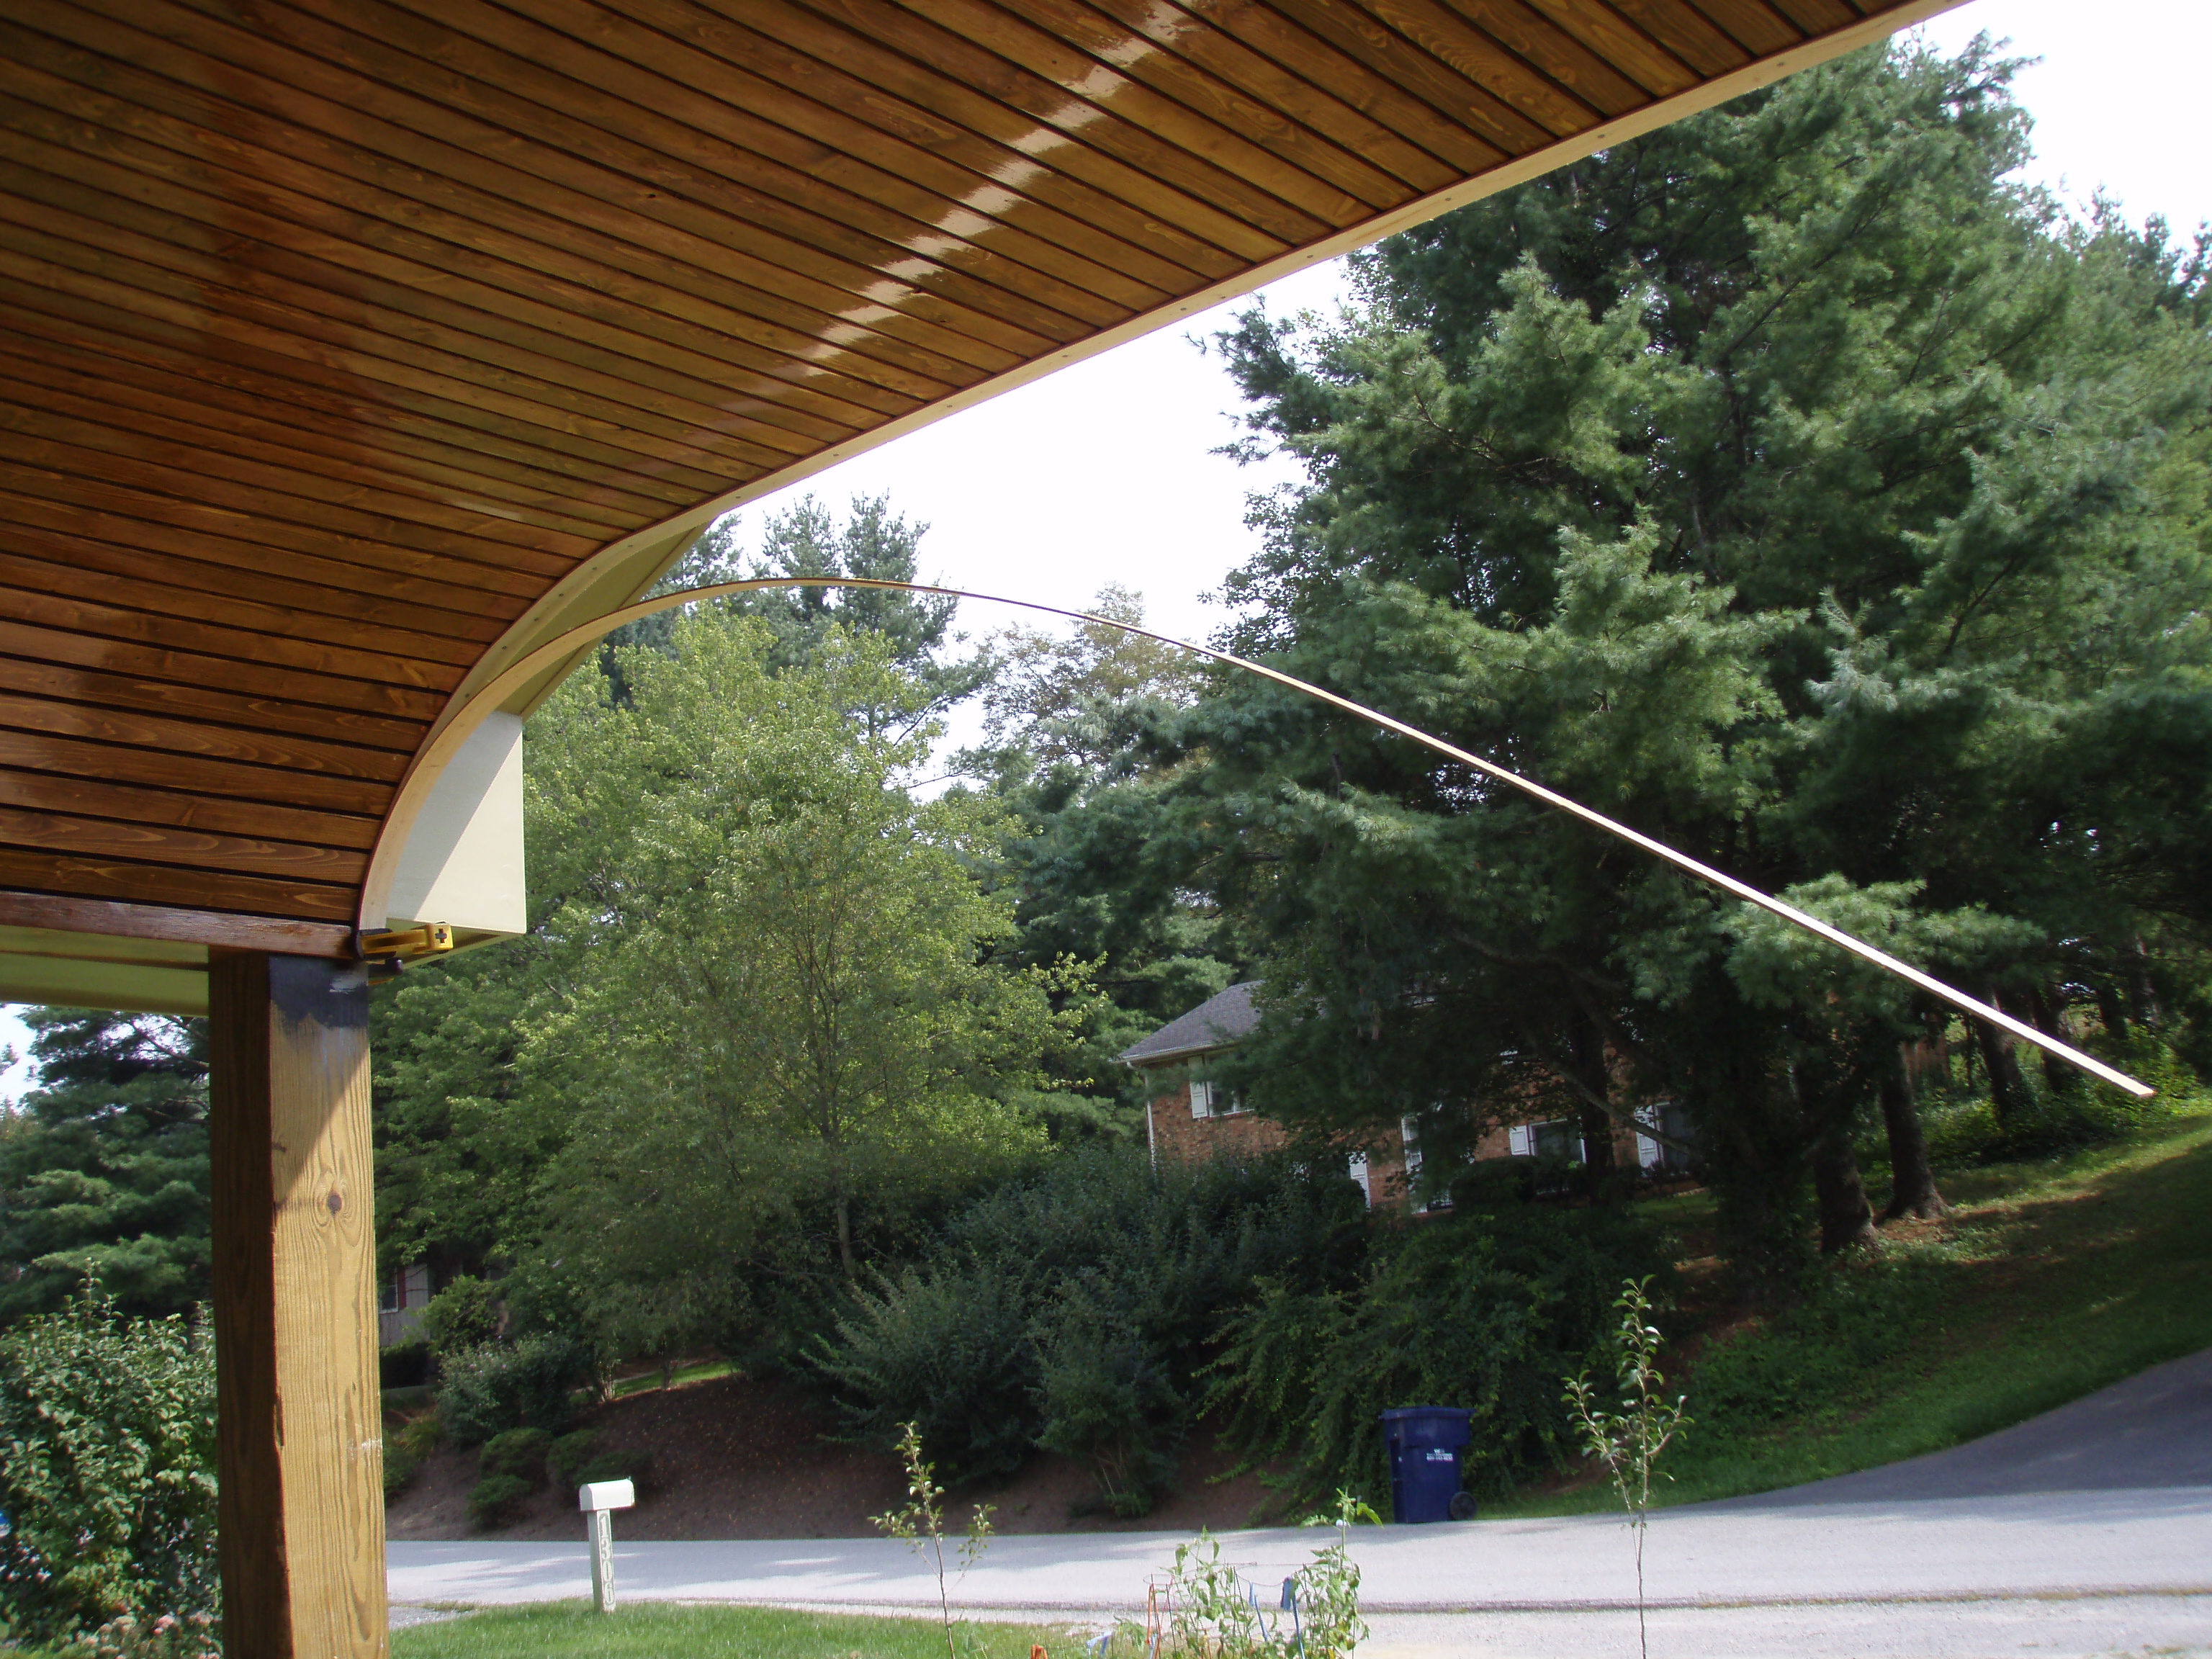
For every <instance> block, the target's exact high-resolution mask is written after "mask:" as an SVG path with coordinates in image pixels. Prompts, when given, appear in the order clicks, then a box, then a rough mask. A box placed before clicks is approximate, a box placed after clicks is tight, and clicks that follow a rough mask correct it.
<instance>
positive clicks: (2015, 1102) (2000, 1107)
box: [1972, 994, 2033, 1127]
mask: <svg viewBox="0 0 2212 1659" xmlns="http://www.w3.org/2000/svg"><path fill="white" fill-rule="evenodd" d="M1990 1000H1991V1001H1992V1002H1993V1003H1995V1002H1996V997H1995V995H1994V994H1992V995H1991V997H1990ZM1996 1006H1999V1007H2002V1006H2003V1005H2002V1003H1997V1004H1996ZM1972 1025H1973V1028H1974V1043H1975V1046H1976V1047H1977V1048H1980V1049H1981V1051H1982V1063H1983V1064H1984V1066H1987V1067H1988V1068H1989V1073H1990V1106H1991V1107H1992V1108H1994V1109H1995V1110H1996V1115H1997V1121H1998V1122H1999V1123H2000V1124H2002V1125H2004V1126H2006V1127H2010V1126H2011V1125H2013V1124H2015V1123H2018V1122H2019V1121H2021V1119H2022V1118H2024V1117H2026V1116H2027V1115H2028V1113H2029V1111H2030V1110H2031V1109H2032V1108H2033V1101H2032V1100H2031V1098H2030V1097H2029V1095H2028V1092H2027V1079H2026V1078H2024V1077H2022V1076H2021V1074H2020V1056H2019V1055H2018V1054H2015V1053H2014V1052H2013V1046H2012V1038H2011V1037H2010V1036H2007V1035H2006V1034H2005V1033H2004V1032H2003V1031H2002V1030H1998V1029H1997V1028H1996V1026H1994V1025H1992V1024H1990V1023H1989V1021H1987V1020H1985V1019H1977V1020H1974V1021H1972Z"/></svg>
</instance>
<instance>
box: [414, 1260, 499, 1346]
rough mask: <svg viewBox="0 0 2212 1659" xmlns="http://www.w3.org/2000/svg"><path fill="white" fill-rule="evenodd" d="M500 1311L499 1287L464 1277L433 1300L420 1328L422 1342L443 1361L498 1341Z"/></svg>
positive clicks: (426, 1310)
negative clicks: (448, 1357)
mask: <svg viewBox="0 0 2212 1659" xmlns="http://www.w3.org/2000/svg"><path fill="white" fill-rule="evenodd" d="M499 1309H500V1296H499V1291H497V1290H496V1289H495V1287H493V1286H492V1285H487V1284H485V1283H484V1281H483V1279H478V1278H476V1277H475V1276H474V1275H472V1274H470V1273H462V1274H460V1275H459V1276H458V1277H456V1278H454V1279H452V1280H450V1281H448V1283H447V1285H446V1287H445V1289H443V1290H441V1291H439V1292H438V1293H437V1295H435V1296H434V1297H431V1298H430V1301H429V1305H428V1306H427V1307H425V1308H424V1309H423V1310H422V1324H421V1325H420V1326H419V1327H418V1330H419V1331H420V1334H421V1335H422V1340H423V1341H425V1342H427V1343H428V1344H429V1345H430V1352H432V1353H434V1354H435V1355H437V1356H438V1358H441V1359H443V1358H447V1356H449V1355H452V1354H457V1353H459V1352H462V1351H463V1350H464V1349H467V1348H477V1347H482V1346H483V1345H484V1344H485V1343H487V1342H489V1341H492V1340H495V1339H496V1338H497V1337H498V1335H499V1324H500V1319H499Z"/></svg>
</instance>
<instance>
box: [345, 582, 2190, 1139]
mask: <svg viewBox="0 0 2212 1659" xmlns="http://www.w3.org/2000/svg"><path fill="white" fill-rule="evenodd" d="M793 587H838V588H877V589H882V590H886V591H889V592H899V593H926V594H932V595H935V596H938V597H941V598H945V599H980V600H981V601H983V602H984V603H986V604H988V605H1012V606H1013V607H1014V608H1016V609H1017V610H1022V611H1039V612H1042V614H1044V615H1046V616H1048V617H1066V618H1067V619H1069V620H1071V621H1073V622H1079V623H1096V624H1097V626H1099V627H1102V628H1114V629H1120V630H1121V632H1122V633H1125V634H1133V635H1137V636H1138V637H1139V638H1140V639H1147V640H1153V641H1158V643H1160V644H1162V645H1169V646H1173V647H1176V649H1178V650H1182V651H1191V652H1195V653H1198V654H1199V655H1200V656H1202V657H1209V658H1211V659H1212V660H1214V661H1215V662H1218V663H1225V664H1227V665H1229V666H1230V667H1231V668H1237V669H1242V670H1243V671H1244V672H1246V673H1248V674H1256V675H1258V676H1259V677H1260V678H1262V679H1267V680H1273V681H1274V682H1275V684H1278V685H1283V686H1287V687H1289V688H1290V689H1291V690H1293V691H1297V692H1299V693H1301V694H1302V695H1304V696H1309V697H1312V698H1314V699H1316V701H1318V702H1325V703H1327V704H1328V705H1329V706H1330V707H1331V708H1340V709H1342V710H1343V711H1344V712H1345V713H1346V714H1352V715H1356V716H1358V718H1359V719H1361V720H1365V721H1366V722H1367V723H1368V724H1369V725H1370V726H1379V727H1381V728H1382V729H1383V731H1386V732H1396V733H1397V734H1398V735H1399V736H1400V737H1401V738H1411V739H1412V740H1413V742H1415V743H1418V744H1421V745H1422V746H1423V747H1424V748H1427V749H1432V750H1435V751H1436V752H1437V754H1439V755H1443V756H1444V757H1446V758H1448V759H1450V760H1455V761H1457V762H1458V763H1460V764H1461V765H1462V766H1468V767H1472V768H1473V769H1474V770H1476V771H1478V772H1480V773H1482V774H1484V775H1486V776H1489V777H1492V778H1495V779H1497V780H1498V781H1499V782H1500V783H1504V784H1507V785H1510V787H1513V788H1516V789H1518V790H1520V791H1521V792H1522V793H1523V794H1526V795H1532V796H1534V798H1535V799H1538V800H1541V801H1542V802H1543V803H1544V804H1545V805H1547V806H1551V807H1555V808H1557V809H1558V810H1559V811H1562V812H1565V813H1566V814H1567V815H1568V816H1569V817H1577V818H1580V819H1581V820H1582V821H1583V823H1588V824H1590V825H1592V826H1594V827H1595V828H1596V829H1602V830H1604V831H1605V833H1606V834H1607V835H1609V836H1615V837H1617V838H1618V839H1620V840H1621V841H1625V842H1628V843H1629V845H1631V846H1632V847H1637V848H1642V849H1643V850H1644V852H1646V853H1649V854H1651V855H1652V856H1653V857H1654V858H1656V859H1660V860H1664V861H1665V862H1666V863H1668V864H1671V865H1673V866H1674V867H1675V868H1676V869H1678V870H1681V871H1684V872H1687V873H1688V874H1690V875H1692V876H1695V877H1696V878H1698V879H1699V880H1700V881H1702V882H1705V884H1708V885H1709V886H1713V887H1717V888H1719V889H1720V890H1722V891H1723V892H1724V893H1729V894H1731V895H1733V896H1735V897H1736V898H1740V899H1741V900H1743V901H1744V902H1746V903H1747V904H1755V905H1757V906H1759V908H1761V909H1762V910H1766V911H1770V912H1771V913H1772V914H1773V915H1778V916H1780V917H1781V918H1782V919H1783V920H1784V921H1787V922H1790V923H1791V924H1793V925H1794V926H1796V927H1802V928H1803V929H1804V930H1805V931H1806V932H1808V933H1813V934H1816V935H1818V936H1819V937H1820V938H1821V939H1826V940H1827V941H1828V942H1829V943H1830V944H1831V945H1838V946H1839V947H1841V948H1842V949H1844V950H1845V951H1850V953H1851V954H1852V955H1854V956H1856V957H1860V958H1862V959H1863V960H1864V961H1867V962H1870V963H1873V964H1874V965H1875V967H1877V968H1880V969H1882V970H1883V971H1884V972H1885V973H1889V974H1894V975H1896V976H1897V977H1898V978H1899V979H1902V980H1904V981H1905V982H1906V983H1908V984H1910V985H1912V986H1915V987H1918V988H1919V989H1921V990H1923V991H1925V992H1927V993H1928V994H1929V995H1931V996H1935V997H1938V998H1940V999H1942V1000H1943V1001H1945V1002H1948V1003H1949V1004H1950V1005H1951V1006H1953V1007H1954V1008H1957V1009H1959V1010H1960V1012H1964V1013H1966V1014H1968V1015H1971V1016H1972V1018H1976V1019H1984V1020H1987V1021H1989V1022H1990V1024H1992V1025H1995V1026H1997V1027H1999V1028H2000V1029H2002V1030H2006V1031H2008V1032H2010V1033H2011V1034H2012V1035H2013V1036H2015V1037H2018V1038H2019V1039H2020V1040H2021V1041H2022V1042H2031V1043H2033V1044H2034V1045H2035V1046H2036V1047H2037V1048H2041V1049H2043V1050H2045V1052H2046V1053H2049V1054H2056V1055H2057V1056H2058V1057H2059V1058H2060V1059H2061V1060H2065V1061H2066V1062H2067V1063H2068V1064H2069V1065H2072V1066H2079V1067H2080V1068H2081V1070H2082V1071H2085V1072H2087V1073H2089V1074H2090V1076H2092V1077H2094V1078H2097V1079H2101V1080H2102V1081H2104V1082H2106V1083H2109V1084H2112V1085H2113V1086H2114V1087H2116V1088H2120V1089H2124V1090H2126V1091H2128V1092H2129V1093H2130V1094H2131V1095H2134V1096H2136V1097H2137V1098H2139V1099H2148V1098H2149V1097H2150V1096H2151V1095H2153V1094H2154V1093H2155V1092H2156V1091H2154V1090H2153V1089H2152V1088H2150V1087H2149V1086H2148V1085H2146V1084H2142V1083H2139V1082H2137V1081H2136V1079H2134V1078H2131V1077H2130V1076H2129V1075H2128V1074H2127V1073H2124V1072H2122V1071H2118V1070H2115V1069H2114V1068H2113V1067H2112V1066H2107V1065H2106V1064H2105V1062H2104V1061H2102V1060H2099V1059H2097V1058H2096V1057H2095V1056H2094V1055H2093V1054H2084V1053H2083V1052H2082V1051H2081V1049H2079V1048H2074V1047H2072V1046H2071V1045H2070V1044H2068V1043H2065V1042H2060V1041H2059V1040H2058V1039H2057V1037H2054V1036H2049V1035H2047V1034H2046V1033H2045V1032H2042V1031H2039V1030H2036V1029H2035V1027H2033V1025H2030V1024H2027V1022H2026V1021H2024V1020H2020V1019H2015V1018H2013V1017H2012V1016H2011V1015H2010V1014H2008V1013H2006V1012H2004V1011H2003V1010H2002V1009H2001V1008H1996V1007H1993V1006H1990V1004H1988V1003H1986V1002H1983V1001H1981V1000H1979V999H1978V998H1975V997H1971V996H1968V995H1967V994H1966V993H1965V992H1964V991H1961V990H1960V989H1958V988H1957V987H1954V986H1951V985H1948V984H1946V983H1945V982H1944V981H1942V980H1940V979H1937V978H1936V976H1935V975H1932V974H1927V973H1923V972H1922V971H1921V970H1920V969H1917V968H1915V967H1914V966H1913V965H1912V964H1911V963H1908V962H1902V961H1899V959H1898V958H1897V957H1893V956H1891V955H1890V954H1889V953H1888V952H1887V951H1882V950H1880V949H1877V948H1876V947H1875V946H1874V945H1869V944H1868V943H1867V942H1866V941H1865V940H1864V939H1859V938H1857V936H1856V935H1854V934H1850V933H1845V932H1844V930H1843V929H1842V928H1840V927H1834V926H1832V925H1831V924H1830V923H1827V922H1825V921H1821V920H1820V918H1819V917H1818V916H1815V915H1811V914H1809V913H1808V912H1807V911H1803V910H1801V909H1799V908H1797V907H1796V905H1794V904H1790V903H1787V902H1784V901H1783V900H1781V899H1778V898H1776V897H1775V896H1773V895H1772V894H1771V893H1765V892H1761V891H1760V890H1759V889H1758V888H1756V887H1753V885H1752V884H1750V883H1748V882H1746V881H1739V880H1738V879H1737V878H1735V877H1734V876H1731V875H1729V873H1728V872H1726V871H1724V870H1717V869H1715V868H1714V867H1713V866H1711V865H1710V864H1705V863H1701V862H1700V861H1699V860H1696V859H1693V858H1692V857H1691V856H1690V855H1689V854H1687V853H1683V852H1679V851H1677V850H1676V849H1675V848H1672V847H1669V846H1668V845H1667V844H1666V843H1665V842H1661V841H1655V840H1653V839H1652V838H1651V837H1650V836H1647V835H1645V834H1644V833H1643V832H1642V831H1641V830H1638V829H1631V828H1629V826H1628V825H1626V824H1625V823H1617V822H1616V821H1615V820H1613V819H1612V818H1609V817H1606V816H1605V814H1604V813H1602V812H1600V811H1596V810H1595V809H1594V808H1592V807H1588V806H1585V805H1583V804H1582V803H1581V802H1580V801H1577V800H1574V799H1570V798H1569V797H1567V796H1565V795H1563V794H1561V793H1559V791H1557V790H1556V789H1547V788H1546V787H1544V786H1543V785H1542V784H1541V783H1537V782H1534V781H1532V780H1530V779H1528V778H1524V777H1522V775H1520V774H1519V773H1517V772H1513V771H1510V770H1508V769H1506V768H1504V767H1503V766H1500V765H1499V764H1498V763H1497V762H1495V761H1492V760H1486V759H1484V758H1483V757H1481V756H1480V755H1477V754H1473V753H1470V752H1469V751H1468V750H1464V749H1462V748H1460V747H1459V746H1458V745H1456V744H1449V743H1446V742H1445V741H1444V740H1443V738H1438V737H1433V736H1431V734H1430V733H1428V732H1424V731H1422V730H1421V729H1420V728H1419V726H1408V725H1407V724H1406V722H1405V721H1403V720H1396V719H1394V718H1393V717H1391V716H1390V715H1389V714H1383V712H1382V711H1381V710H1379V709H1375V708H1369V707H1368V706H1367V705H1366V704H1364V703H1361V702H1353V701H1352V699H1351V698H1350V697H1346V696H1339V695H1338V694H1337V693H1335V692H1334V691H1330V690H1324V689H1323V688H1322V687H1321V686H1318V685H1314V684H1310V683H1309V682H1307V681H1305V680H1302V679H1299V678H1297V677H1296V676H1295V675H1291V674H1285V673H1284V672H1283V671H1281V670H1280V669H1277V668H1270V667H1268V666H1267V665H1266V664H1264V663H1257V662H1253V661H1251V660H1249V659H1247V658H1243V657H1239V656H1235V655H1232V654H1231V653H1229V652H1226V651H1218V650H1216V649H1214V647H1212V646H1210V645H1198V644H1195V643H1194V642H1193V641H1189V640H1179V639H1176V637H1175V636H1174V635H1170V634H1160V633H1156V632H1154V631H1153V630H1152V629H1149V628H1139V626H1137V625H1136V624H1135V623H1125V622H1117V621H1115V619H1114V618H1113V617H1094V616H1092V615H1091V613H1090V612H1088V611H1068V610H1064V609H1062V608H1061V607H1060V606H1059V605H1040V604H1038V603H1037V602H1036V601H1035V600H1033V599H1007V598H1006V597H1005V596H1003V595H1001V594H996V593H974V592H969V591H967V590H966V589H964V588H957V587H940V586H935V585H934V584H932V583H928V582H895V581H884V580H878V579H876V578H873V577H866V576H756V577H752V578H750V579H748V580H744V581H735V582H716V583H714V584H712V585H711V586H706V587H693V588H686V589H684V591H683V592H676V593H663V594H660V595H658V596H657V597H655V598H653V599H643V600H641V601H639V602H638V603H637V604H635V605H624V606H623V608H622V609H621V610H619V611H610V612H608V613H607V614H606V615H605V616H604V617H596V618H594V619H593V620H592V621H591V622H588V623H584V624H582V625H581V626H580V627H577V628H572V629H568V631H567V632H565V633H563V634H561V635H557V636H556V637H555V638H553V639H551V640H549V641H546V642H545V643H544V645H541V646H539V647H538V648H537V649H536V650H534V651H532V652H531V653H529V654H528V655H526V656H525V657H523V658H521V659H520V660H519V661H517V662H515V663H513V665H510V666H509V667H507V669H506V670H504V671H502V672H501V673H500V674H499V675H497V676H496V677H495V678H493V679H491V680H489V681H488V682H486V683H485V684H483V685H482V686H480V687H479V688H478V689H477V691H476V693H475V695H473V696H471V697H470V698H469V699H468V700H467V701H466V702H465V703H463V704H461V705H460V706H459V708H455V709H454V710H453V711H452V712H451V713H450V714H449V715H448V716H447V720H446V721H445V724H444V726H442V727H441V729H440V731H439V732H438V733H437V735H436V736H435V738H432V739H431V740H430V742H429V743H428V744H425V745H424V746H423V748H422V750H421V751H420V752H419V753H418V754H417V755H416V758H415V763H414V765H413V766H412V767H411V768H410V769H409V771H408V774H407V776H406V778H405V780H404V781H403V782H402V783H401V784H400V787H399V793H398V795H397V797H396V798H395V799H394V800H393V802H392V811H391V812H390V813H389V814H388V815H387V816H386V818H385V821H384V829H383V833H382V835H381V836H380V837H379V839H378V841H377V844H376V852H375V854H374V856H373V857H372V858H371V860H370V861H369V866H368V879H367V881H366V882H365V883H364V884H362V900H361V913H360V925H361V927H362V930H363V931H364V932H367V931H369V930H372V929H374V928H380V927H383V926H384V924H385V921H386V904H387V903H388V902H389V900H390V897H391V893H392V873H393V872H394V871H395V870H396V869H397V868H398V863H399V855H400V853H401V852H402V850H403V849H404V848H405V847H406V844H407V836H408V835H409V833H410V831H411V830H412V829H413V828H414V824H415V819H416V815H417V814H418V813H419V812H420V811H422V803H423V802H424V801H425V800H426V799H428V797H429V793H430V790H431V787H432V786H434V785H435V783H436V782H437V780H438V775H439V774H440V773H441V772H442V771H443V770H444V769H445V767H446V764H447V762H448V761H450V760H451V759H452V758H453V756H454V755H455V754H457V753H459V750H460V747H461V744H463V743H465V741H466V740H467V738H468V736H469V734H470V733H471V732H473V731H475V730H476V728H477V726H479V725H481V724H482V723H483V720H484V718H485V716H487V715H489V714H491V713H492V712H493V711H494V710H495V709H497V708H500V707H501V704H502V703H504V702H506V701H507V699H509V698H510V697H512V696H514V695H515V694H516V693H517V692H519V691H520V690H523V689H524V688H525V687H526V686H528V685H529V684H530V683H531V682H532V680H533V679H535V678H537V677H538V675H540V674H542V673H544V671H546V670H547V669H548V668H550V667H551V666H552V665H555V664H556V663H558V662H560V661H561V660H562V659H563V658H565V657H568V656H569V655H571V654H573V653H575V652H577V651H580V650H582V649H584V648H585V647H588V646H590V645H592V643H594V642H595V641H599V640H601V639H604V638H605V636H606V635H609V634H610V633H612V632H613V631H614V630H615V629H617V628H620V627H621V626H622V625H623V623H631V622H635V621H637V620H638V619H639V618H640V617H651V616H657V615H659V613H660V612H661V611H672V610H675V609H676V608H677V607H678V606H679V605H696V604H697V603H699V602H700V601H701V600H703V599H726V598H728V597H729V596H731V595H732V594H737V593H757V592H764V591H768V590H770V589H778V588H793Z"/></svg>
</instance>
